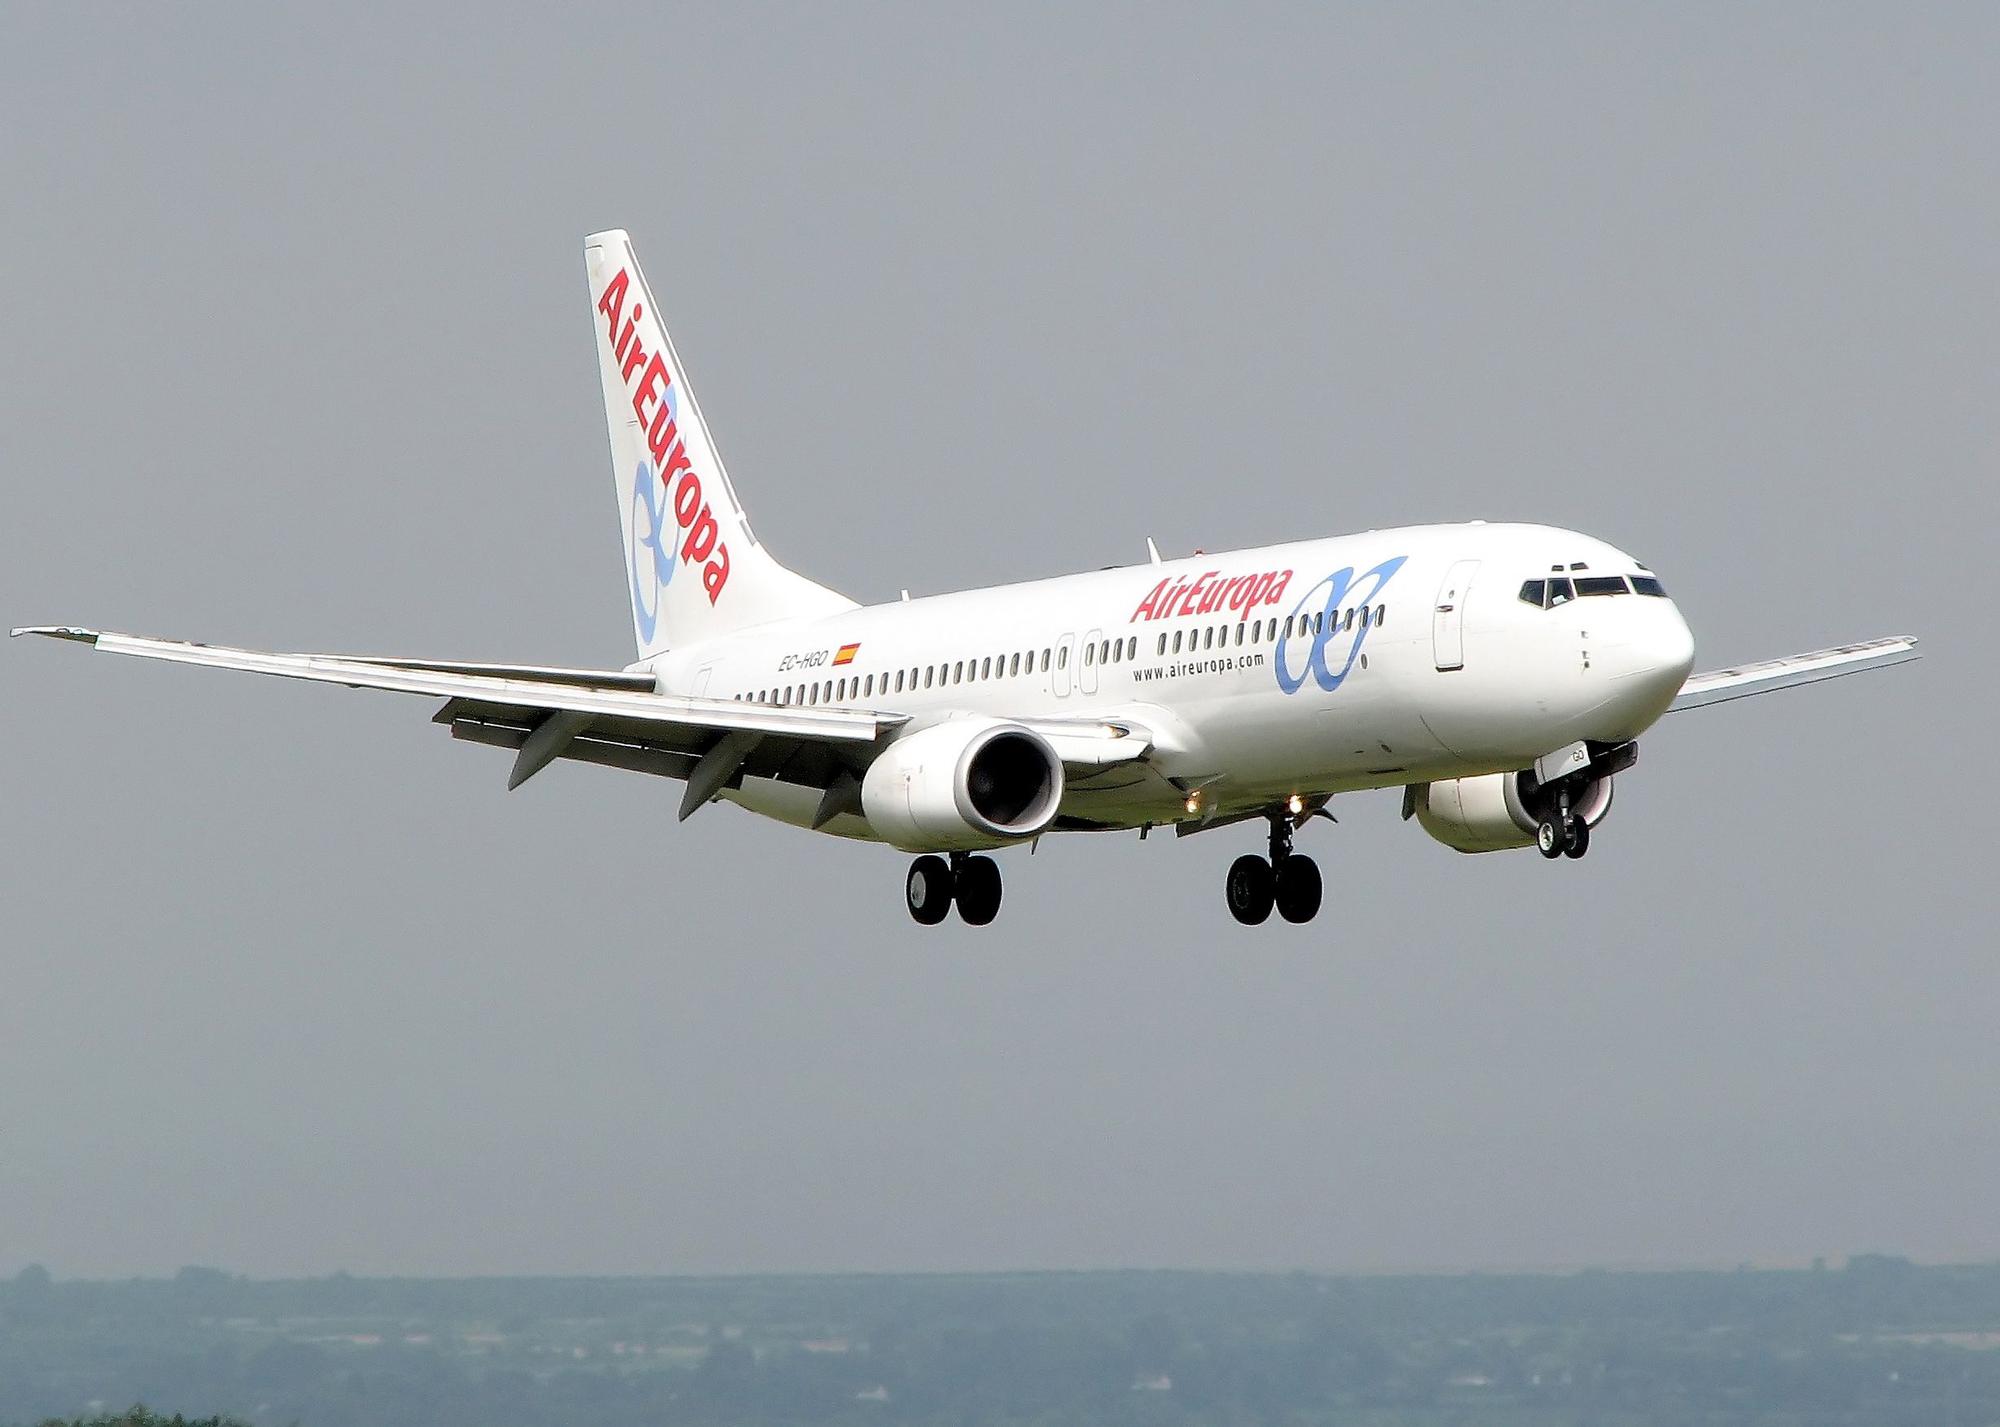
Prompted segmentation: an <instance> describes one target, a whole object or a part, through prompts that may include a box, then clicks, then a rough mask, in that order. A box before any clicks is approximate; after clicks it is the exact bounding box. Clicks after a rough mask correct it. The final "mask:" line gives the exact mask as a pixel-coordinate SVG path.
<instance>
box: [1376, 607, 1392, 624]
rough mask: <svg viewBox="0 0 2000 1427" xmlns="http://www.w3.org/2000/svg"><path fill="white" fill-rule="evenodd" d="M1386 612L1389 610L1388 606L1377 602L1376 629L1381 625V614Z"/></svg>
mask: <svg viewBox="0 0 2000 1427" xmlns="http://www.w3.org/2000/svg"><path fill="white" fill-rule="evenodd" d="M1388 612H1389V606H1387V605H1385V604H1378V605H1376V606H1375V627H1376V628H1377V629H1380V628H1381V627H1382V616H1383V615H1385V614H1387V613H1388Z"/></svg>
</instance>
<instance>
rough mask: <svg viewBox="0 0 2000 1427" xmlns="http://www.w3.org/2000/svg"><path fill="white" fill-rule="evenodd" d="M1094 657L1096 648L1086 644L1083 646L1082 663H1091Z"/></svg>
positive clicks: (1093, 645)
mask: <svg viewBox="0 0 2000 1427" xmlns="http://www.w3.org/2000/svg"><path fill="white" fill-rule="evenodd" d="M1096 656H1097V646H1096V645H1095V644H1086V645H1084V646H1083V662H1084V664H1085V665H1089V664H1090V663H1092V662H1093V661H1094V660H1095V658H1096Z"/></svg>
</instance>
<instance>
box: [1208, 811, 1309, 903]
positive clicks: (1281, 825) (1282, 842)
mask: <svg viewBox="0 0 2000 1427" xmlns="http://www.w3.org/2000/svg"><path fill="white" fill-rule="evenodd" d="M1270 818H1271V855H1270V857H1269V858H1268V859H1266V858H1262V857H1259V856H1257V855H1256V854H1255V853H1245V854H1244V855H1243V856H1241V857H1239V858H1237V859H1236V860H1235V861H1234V862H1232V863H1230V864H1229V875H1228V877H1227V878H1225V879H1224V881H1223V895H1224V898H1225V899H1226V900H1227V901H1228V903H1229V915H1230V916H1232V917H1234V918H1236V920H1237V921H1239V922H1241V923H1243V925H1244V926H1246V927H1254V926H1256V925H1257V924H1258V923H1260V922H1263V921H1265V920H1266V919H1267V918H1269V917H1270V915H1271V909H1272V908H1273V907H1275V908H1277V912H1278V915H1279V916H1281V917H1283V918H1284V919H1285V920H1286V921H1288V922H1309V921H1311V920H1312V919H1313V918H1314V917H1316V916H1318V915H1319V904H1320V896H1321V892H1322V884H1321V881H1320V875H1319V864H1318V863H1317V862H1315V861H1313V860H1312V859H1311V858H1310V857H1307V856H1306V855H1305V854H1304V853H1300V852H1294V851H1292V820H1291V817H1290V816H1289V815H1288V814H1286V813H1272V814H1271V815H1270Z"/></svg>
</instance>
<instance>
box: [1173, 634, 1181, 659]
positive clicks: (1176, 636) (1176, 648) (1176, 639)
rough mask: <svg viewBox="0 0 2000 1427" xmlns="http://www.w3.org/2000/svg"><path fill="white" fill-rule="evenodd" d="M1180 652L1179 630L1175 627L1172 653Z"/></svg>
mask: <svg viewBox="0 0 2000 1427" xmlns="http://www.w3.org/2000/svg"><path fill="white" fill-rule="evenodd" d="M1180 652H1181V632H1180V631H1179V630H1178V629H1176V630H1175V631H1174V653H1176V654H1178V653H1180Z"/></svg>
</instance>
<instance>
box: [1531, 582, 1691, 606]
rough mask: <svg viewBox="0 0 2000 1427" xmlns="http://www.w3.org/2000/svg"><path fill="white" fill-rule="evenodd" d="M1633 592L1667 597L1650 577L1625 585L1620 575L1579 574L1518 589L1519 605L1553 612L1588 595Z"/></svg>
mask: <svg viewBox="0 0 2000 1427" xmlns="http://www.w3.org/2000/svg"><path fill="white" fill-rule="evenodd" d="M1635 591H1636V592H1637V593H1639V594H1642V595H1651V596H1653V598H1655V599H1665V598H1666V597H1667V587H1666V586H1665V585H1663V584H1661V583H1660V582H1659V580H1658V579H1657V578H1655V577H1654V576H1652V575H1633V576H1632V577H1631V582H1630V583H1629V584H1628V583H1627V582H1626V577H1625V576H1624V575H1579V576H1578V577H1577V578H1576V579H1574V580H1571V579H1567V578H1554V579H1547V580H1529V581H1527V582H1526V583H1524V584H1523V585H1522V586H1521V602H1522V603H1523V604H1531V605H1536V606H1538V607H1539V608H1542V609H1554V608H1555V607H1556V606H1557V605H1559V604H1568V603H1569V602H1570V601H1571V600H1574V599H1585V598H1588V597H1589V596H1592V595H1625V594H1632V593H1634V592H1635Z"/></svg>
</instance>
